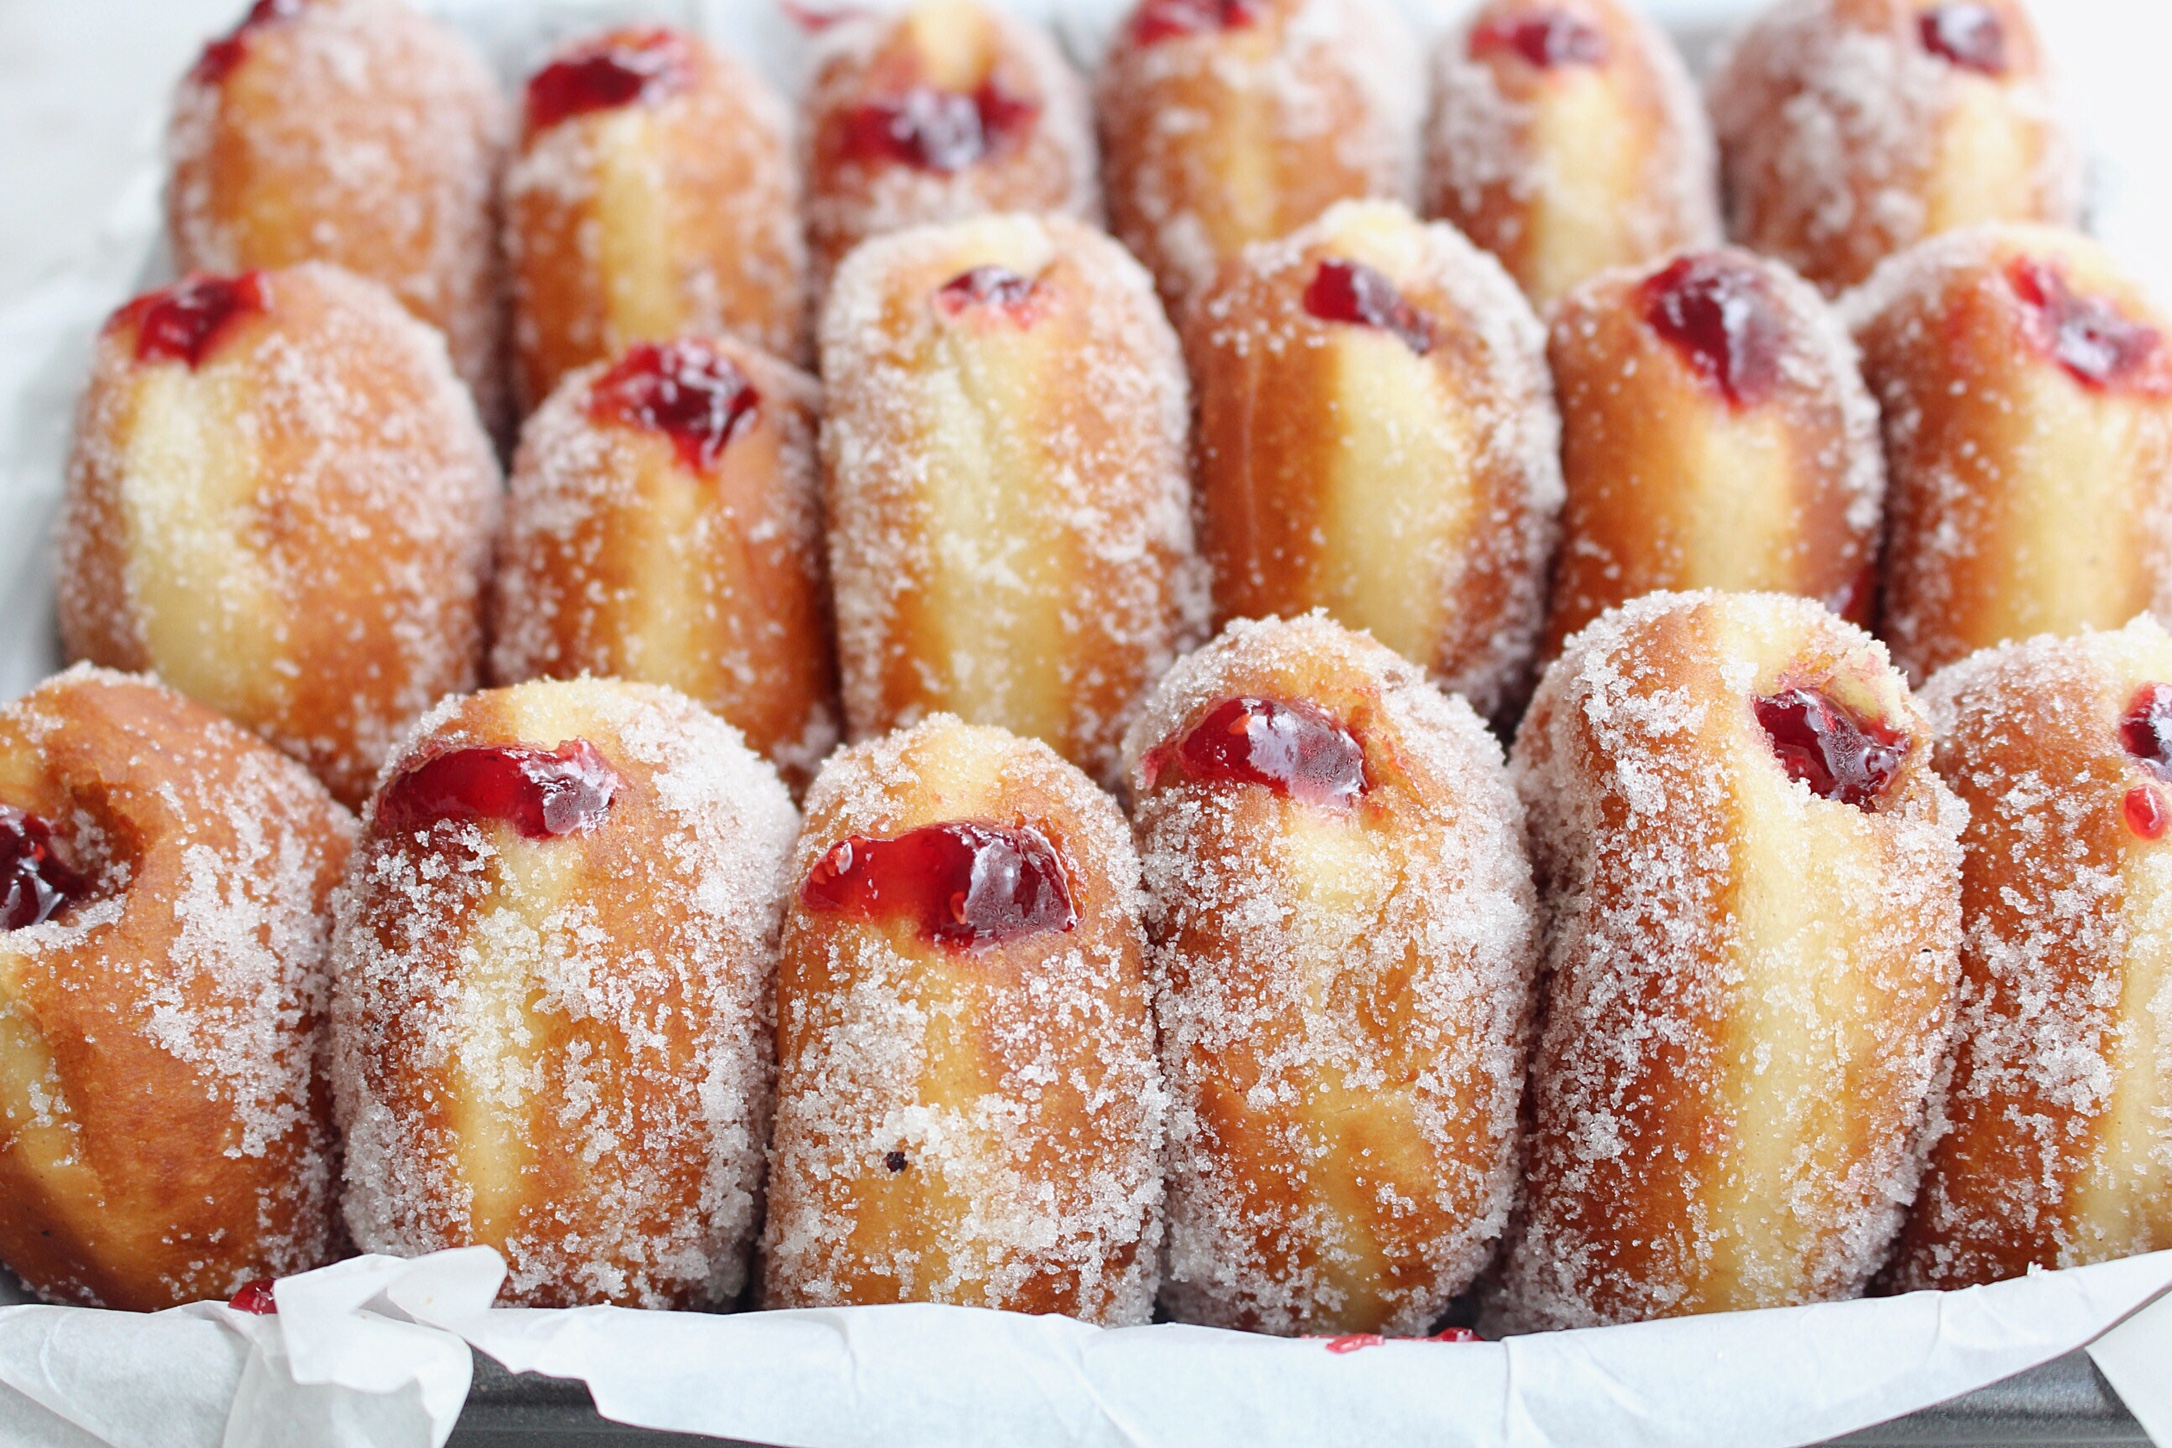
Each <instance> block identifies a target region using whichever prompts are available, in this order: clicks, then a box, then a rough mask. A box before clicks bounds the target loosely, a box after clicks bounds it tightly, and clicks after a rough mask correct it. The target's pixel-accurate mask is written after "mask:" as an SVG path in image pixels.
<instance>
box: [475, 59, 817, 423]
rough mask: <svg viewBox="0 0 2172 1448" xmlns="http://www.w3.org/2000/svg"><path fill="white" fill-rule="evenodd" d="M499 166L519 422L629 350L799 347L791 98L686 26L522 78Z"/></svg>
mask: <svg viewBox="0 0 2172 1448" xmlns="http://www.w3.org/2000/svg"><path fill="white" fill-rule="evenodd" d="M522 120H523V127H522V139H521V143H520V153H519V156H518V158H517V159H516V160H515V161H514V162H513V164H512V166H511V168H510V169H509V170H508V171H507V172H506V178H505V206H506V250H507V252H508V254H509V256H510V260H511V270H512V279H513V342H514V358H515V363H516V378H517V381H518V384H519V392H520V396H521V407H522V410H523V412H529V411H533V410H534V409H535V408H536V407H537V406H538V405H539V404H540V403H541V402H542V401H543V399H544V398H545V397H547V396H549V395H550V392H551V389H552V388H554V387H556V386H557V385H558V381H559V379H560V378H562V377H564V376H565V375H566V373H568V372H571V371H572V370H573V369H575V368H577V367H582V366H585V365H587V364H588V363H591V362H596V361H601V360H602V359H604V358H607V357H612V356H615V355H617V354H618V353H620V352H622V351H624V350H625V349H626V347H627V346H628V345H629V344H631V343H634V342H661V341H666V340H668V339H670V338H672V337H677V336H680V335H687V334H716V333H724V334H728V335H731V336H736V337H742V338H744V339H746V340H747V341H749V342H752V343H753V344H755V345H756V346H758V347H762V348H765V349H766V350H768V351H771V352H774V353H776V354H777V355H778V356H780V357H784V358H788V359H790V360H791V361H794V362H799V361H804V360H805V357H806V352H807V275H806V273H807V249H806V244H805V242H804V241H803V240H802V239H801V236H800V223H799V200H800V181H799V158H798V156H797V155H796V154H795V153H794V150H793V141H792V121H791V114H790V112H789V111H788V110H787V109H786V108H785V104H784V101H783V100H782V99H781V98H780V97H779V96H778V95H777V94H776V93H775V92H774V91H772V90H771V89H770V88H769V87H768V86H767V85H766V84H765V83H764V82H763V81H762V79H761V77H760V76H758V75H756V74H755V73H754V72H753V71H752V70H750V69H749V68H748V67H746V66H744V65H741V64H739V63H738V62H737V61H735V60H733V59H731V58H730V57H728V56H725V55H720V54H718V53H717V52H716V51H714V50H712V49H711V48H710V47H709V46H707V45H706V44H704V43H703V42H702V41H701V40H700V39H699V38H698V37H696V36H693V35H689V34H687V33H685V32H684V31H679V30H671V29H664V28H661V27H645V28H638V29H624V30H613V31H608V32H606V33H604V34H602V35H594V36H588V37H585V38H583V39H579V40H575V41H572V42H569V43H568V44H566V45H563V46H561V47H560V48H559V49H558V50H556V51H554V52H553V53H552V54H551V56H550V58H549V59H548V60H547V61H545V63H544V64H543V65H542V66H541V67H540V68H539V69H538V70H537V71H536V72H535V74H534V75H532V76H530V77H529V79H528V86H527V92H526V98H525V102H524V106H523V115H522Z"/></svg>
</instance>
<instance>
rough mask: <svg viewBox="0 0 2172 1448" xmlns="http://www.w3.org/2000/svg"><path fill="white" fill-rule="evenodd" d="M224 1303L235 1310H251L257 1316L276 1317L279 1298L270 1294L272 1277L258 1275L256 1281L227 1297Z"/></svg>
mask: <svg viewBox="0 0 2172 1448" xmlns="http://www.w3.org/2000/svg"><path fill="white" fill-rule="evenodd" d="M226 1305H227V1306H228V1307H231V1308H233V1309H234V1311H236V1312H252V1313H255V1314H256V1315H257V1316H258V1317H277V1316H278V1315H279V1299H278V1298H276V1297H274V1296H272V1279H271V1278H269V1277H259V1278H257V1279H256V1281H254V1282H252V1283H250V1284H249V1285H248V1286H246V1287H244V1288H242V1289H241V1291H239V1292H237V1293H235V1294H234V1295H233V1296H232V1297H230V1298H228V1299H227V1302H226Z"/></svg>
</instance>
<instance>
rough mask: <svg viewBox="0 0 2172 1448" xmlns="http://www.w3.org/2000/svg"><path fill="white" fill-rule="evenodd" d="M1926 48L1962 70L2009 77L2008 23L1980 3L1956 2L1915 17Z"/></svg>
mask: <svg viewBox="0 0 2172 1448" xmlns="http://www.w3.org/2000/svg"><path fill="white" fill-rule="evenodd" d="M1916 33H1917V35H1918V36H1919V37H1920V38H1921V39H1922V41H1923V48H1924V49H1925V50H1928V51H1929V52H1930V53H1931V54H1933V55H1935V56H1938V57H1939V58H1940V59H1942V60H1945V61H1947V62H1949V63H1951V64H1953V65H1957V66H1960V67H1961V68H1962V69H1963V70H1973V71H1980V72H1981V73H1983V74H1984V75H2004V74H2006V22H2005V21H2003V20H2001V19H2000V18H1999V13H1998V11H1996V10H1994V9H1992V8H1991V7H1990V6H1989V5H1983V4H1979V3H1977V0H1956V3H1954V4H1949V5H1939V6H1935V7H1933V8H1932V9H1929V10H1926V11H1924V12H1923V13H1922V14H1921V15H1918V16H1917V17H1916Z"/></svg>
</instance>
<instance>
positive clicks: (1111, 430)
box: [821, 216, 1206, 782]
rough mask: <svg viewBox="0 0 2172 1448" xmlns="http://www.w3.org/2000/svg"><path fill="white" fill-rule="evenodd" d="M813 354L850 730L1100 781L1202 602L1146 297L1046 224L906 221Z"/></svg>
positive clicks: (830, 317) (1162, 341)
mask: <svg viewBox="0 0 2172 1448" xmlns="http://www.w3.org/2000/svg"><path fill="white" fill-rule="evenodd" d="M821 343H822V379H823V383H824V386H825V388H826V393H827V395H826V399H825V402H826V407H827V411H826V412H825V414H824V416H823V420H822V459H823V471H824V479H825V498H826V504H827V508H826V512H827V519H828V525H829V543H830V575H831V578H832V580H833V581H834V585H835V590H836V602H837V636H838V662H839V667H840V670H841V672H842V675H843V681H844V705H845V717H846V720H847V723H848V725H849V726H850V728H851V730H852V732H853V735H854V737H856V738H867V737H869V736H871V735H874V734H879V733H881V732H883V731H884V730H886V729H889V728H892V727H894V726H896V725H899V724H907V723H911V722H912V721H913V720H915V719H918V718H921V717H922V716H924V715H927V714H931V713H936V712H949V713H954V714H958V715H961V716H963V717H964V718H966V719H967V720H968V721H970V722H972V723H976V724H989V725H996V726H1000V727H1002V728H1006V729H1009V730H1011V731H1013V732H1015V733H1018V734H1025V735H1031V736H1035V737H1038V738H1040V739H1044V740H1046V741H1048V742H1049V743H1050V744H1053V745H1054V746H1055V747H1056V748H1057V750H1058V751H1059V752H1060V753H1062V754H1063V755H1064V757H1065V758H1067V759H1070V760H1071V761H1072V762H1074V763H1076V764H1078V765H1080V766H1081V767H1082V768H1084V769H1086V770H1087V771H1089V772H1090V773H1093V774H1095V775H1097V776H1099V777H1100V778H1102V779H1104V780H1107V781H1111V782H1113V780H1114V778H1115V775H1116V772H1117V769H1118V767H1119V762H1118V758H1117V755H1118V753H1119V747H1120V745H1121V743H1122V740H1123V733H1124V726H1125V725H1126V724H1127V723H1128V722H1129V720H1130V717H1131V715H1132V713H1133V712H1134V711H1135V710H1136V709H1137V707H1138V704H1139V701H1140V699H1141V698H1142V697H1143V696H1144V695H1145V693H1146V690H1147V688H1148V687H1149V686H1150V685H1151V684H1152V683H1153V681H1154V680H1155V679H1156V678H1159V677H1160V675H1161V673H1162V671H1163V670H1164V669H1166V668H1167V667H1168V665H1169V662H1170V661H1171V659H1173V658H1174V657H1175V655H1176V653H1177V651H1178V649H1179V648H1180V647H1181V646H1182V644H1183V643H1184V642H1186V641H1187V640H1188V639H1189V638H1190V637H1191V636H1193V634H1194V633H1195V631H1196V626H1197V624H1198V622H1199V616H1200V614H1201V613H1203V612H1204V607H1205V603H1206V599H1205V589H1204V588H1203V587H1202V585H1201V579H1200V577H1199V569H1198V563H1197V560H1196V557H1195V555H1194V553H1193V547H1192V524H1191V512H1190V481H1189V478H1188V476H1187V462H1186V456H1185V446H1186V433H1187V431H1188V428H1189V422H1190V418H1189V411H1190V409H1189V404H1188V400H1187V395H1186V386H1185V379H1184V367H1183V361H1182V358H1181V356H1180V355H1179V353H1178V350H1177V343H1176V338H1175V336H1174V335H1173V334H1172V333H1171V331H1170V329H1169V324H1168V323H1167V322H1166V321H1165V320H1164V319H1163V317H1162V313H1161V308H1160V306H1159V304H1158V303H1156V301H1155V300H1154V290H1153V284H1152V283H1151V282H1149V281H1148V279H1147V277H1146V274H1145V273H1144V272H1143V271H1141V270H1140V268H1139V266H1138V264H1137V263H1136V262H1134V261H1133V260H1132V259H1131V258H1130V257H1128V256H1126V255H1125V254H1124V251H1123V248H1121V247H1120V246H1118V245H1117V244H1116V243H1115V242H1113V241H1110V240H1109V239H1108V238H1107V237H1105V236H1102V235H1101V234H1100V233H1098V232H1094V231H1090V230H1088V229H1087V228H1086V227H1084V226H1082V225H1080V224H1078V223H1077V222H1073V221H1067V220H1064V219H1063V218H1060V217H1028V216H992V217H977V218H973V219H970V220H966V221H961V222H953V223H950V224H948V225H943V226H929V227H920V228H915V229H914V230H911V231H906V232H898V233H895V234H893V235H890V236H887V237H882V238H879V239H877V240H875V241H871V242H869V243H867V244H866V245H865V246H863V247H861V248H860V250H859V251H857V252H855V253H854V254H853V255H852V257H851V258H850V259H849V260H848V261H847V262H846V264H845V265H844V267H843V268H842V269H841V270H840V271H839V272H838V274H837V279H836V284H835V286H834V287H832V289H831V291H830V295H829V299H828V302H827V304H826V305H825V307H824V310H823V316H822V327H821Z"/></svg>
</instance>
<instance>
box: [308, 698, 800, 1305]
mask: <svg viewBox="0 0 2172 1448" xmlns="http://www.w3.org/2000/svg"><path fill="white" fill-rule="evenodd" d="M574 741H586V742H587V743H588V745H590V746H591V747H592V748H593V750H594V751H595V753H596V755H598V756H600V758H601V761H602V764H603V766H604V767H605V768H606V769H607V770H608V771H609V773H610V775H611V776H615V787H614V788H612V789H611V790H610V792H609V804H608V810H607V812H606V813H605V814H604V816H603V818H602V819H601V820H600V822H596V823H595V824H594V825H593V827H592V828H586V829H576V830H574V831H572V832H570V833H564V834H560V835H557V836H549V837H542V838H526V837H523V836H522V835H521V834H519V833H518V832H516V830H515V829H514V828H513V827H512V826H511V825H510V824H506V823H501V822H498V821H494V820H491V819H488V818H483V819H466V820H456V819H441V820H439V822H438V823H436V824H435V825H433V826H431V827H430V828H429V829H428V830H427V831H422V830H416V831H405V832H399V833H396V834H395V833H391V832H388V831H387V830H386V829H385V828H384V827H383V826H382V824H381V823H380V822H379V821H378V820H377V818H376V812H377V805H376V804H375V803H374V802H373V804H372V806H371V808H370V810H369V811H368V812H367V813H366V814H365V816H364V827H363V830H364V832H363V843H362V845H361V847H360V848H359V849H358V851H357V852H356V855H355V859H354V864H353V866H352V868H351V869H350V871H349V874H348V878H347V883H346V884H345V886H344V887H342V890H341V894H340V897H339V902H338V922H337V933H336V936H335V940H334V958H335V960H336V962H337V965H338V971H339V976H338V983H337V988H336V992H335V999H334V1008H333V1026H332V1049H331V1062H332V1064H331V1074H332V1086H333V1091H334V1109H335V1112H336V1115H337V1119H338V1120H339V1122H340V1125H341V1127H342V1129H343V1130H344V1131H345V1132H346V1139H347V1159H346V1194H345V1207H346V1215H347V1224H348V1226H349V1227H350V1228H351V1229H352V1231H353V1233H354V1238H355V1242H356V1244H357V1245H358V1246H360V1247H361V1248H362V1249H363V1250H364V1251H374V1252H390V1253H394V1254H396V1255H399V1256H415V1255H419V1254H421V1253H424V1252H430V1251H435V1250H437V1249H439V1248H444V1247H457V1246H462V1245H465V1244H468V1243H471V1242H481V1243H485V1244H488V1245H490V1246H493V1247H496V1248H497V1249H498V1250H499V1251H500V1252H501V1253H502V1254H503V1255H504V1256H505V1258H506V1263H507V1269H508V1276H507V1279H506V1286H505V1289H504V1291H505V1300H507V1301H511V1302H517V1303H522V1304H526V1305H531V1306H570V1305H576V1304H583V1303H595V1302H611V1303H618V1304H621V1305H626V1306H638V1307H679V1308H689V1307H703V1306H716V1305H720V1304H722V1303H725V1302H728V1301H730V1300H731V1299H732V1298H733V1297H734V1296H736V1295H737V1294H738V1293H739V1291H740V1290H741V1288H742V1287H743V1286H744V1285H745V1282H746V1272H747V1254H748V1249H749V1248H750V1246H751V1245H752V1242H753V1239H754V1231H755V1226H756V1223H757V1222H758V1220H759V1218H760V1214H761V1213H760V1192H761V1152H762V1143H763V1141H764V1140H765V1138H766V1136H767V1132H768V1116H769V1075H770V1014H769V982H770V980H771V978H772V971H773V968H774V963H775V959H776V938H777V937H776V931H777V915H778V905H779V897H780V896H781V894H782V892H783V890H784V887H785V878H784V872H785V866H786V862H787V858H788V856H789V854H790V851H791V844H792V839H793V836H794V834H795V832H796V831H797V828H798V824H799V820H798V816H797V814H796V813H795V812H794V810H793V808H792V804H791V799H790V797H789V796H788V795H787V793H786V791H785V788H784V786H783V784H782V783H780V782H779V781H778V779H777V777H776V774H775V772H774V771H773V770H772V769H771V768H770V767H769V766H768V765H767V764H764V763H763V762H762V761H761V760H760V759H758V758H757V757H756V756H755V755H754V754H752V753H751V752H749V751H748V750H747V749H746V748H745V747H744V746H743V745H742V744H741V742H740V738H739V735H738V733H737V731H735V730H733V729H732V728H731V727H730V726H729V725H726V724H724V723H722V722H720V721H718V720H717V719H716V718H715V716H713V715H711V714H709V713H707V712H706V711H705V710H703V709H701V708H700V707H699V706H698V705H696V704H694V703H693V702H692V701H691V700H688V699H686V698H684V697H683V696H680V695H678V694H675V693H672V692H671V691H669V690H667V689H660V688H654V687H651V686H646V685H638V684H626V683H620V682H617V681H612V680H590V679H583V680H577V681H572V682H565V683H532V684H523V685H520V686H517V687H515V688H511V689H500V690H494V691H491V692H488V693H483V694H477V695H472V696H469V697H465V698H454V699H448V700H446V701H445V702H444V703H443V704H441V705H439V706H438V707H437V708H436V709H434V710H432V711H431V713H430V714H429V716H428V717H427V718H425V719H424V720H423V721H422V723H421V724H420V725H419V726H418V728H417V730H416V732H415V734H414V735H413V736H411V737H410V739H409V740H408V742H407V743H406V744H405V745H404V746H403V747H402V748H401V750H400V751H399V752H398V753H397V754H396V755H395V756H394V757H393V758H392V760H390V761H389V762H388V763H387V765H386V768H385V773H384V776H383V780H382V784H383V785H387V786H389V785H390V784H392V783H393V782H394V781H396V780H397V779H398V778H399V777H400V776H401V775H402V774H403V773H404V772H405V771H407V770H408V769H409V768H410V767H412V766H415V765H418V764H421V763H424V762H426V761H430V760H435V759H439V758H443V757H445V756H447V755H449V754H453V753H455V752H457V751H461V750H467V749H488V748H492V747H497V746H504V745H511V744H527V745H529V746H533V747H539V748H541V749H544V750H555V749H558V748H559V746H561V745H562V744H570V743H572V742H574ZM379 798H380V799H382V798H383V795H382V792H380V796H379Z"/></svg>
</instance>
